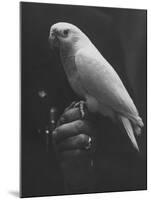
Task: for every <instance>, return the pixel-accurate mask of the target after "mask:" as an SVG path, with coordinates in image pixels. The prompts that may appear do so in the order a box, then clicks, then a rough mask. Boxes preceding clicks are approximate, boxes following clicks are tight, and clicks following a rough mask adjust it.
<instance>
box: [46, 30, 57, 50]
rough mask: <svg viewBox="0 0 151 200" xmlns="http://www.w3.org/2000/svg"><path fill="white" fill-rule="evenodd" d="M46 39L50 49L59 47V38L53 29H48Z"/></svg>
mask: <svg viewBox="0 0 151 200" xmlns="http://www.w3.org/2000/svg"><path fill="white" fill-rule="evenodd" d="M48 41H49V44H50V48H51V49H54V48H55V47H59V39H58V37H57V32H56V31H55V30H50V34H49V38H48Z"/></svg>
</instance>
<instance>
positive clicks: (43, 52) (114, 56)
mask: <svg viewBox="0 0 151 200" xmlns="http://www.w3.org/2000/svg"><path fill="white" fill-rule="evenodd" d="M20 6H21V7H20V9H21V12H20V13H21V16H20V18H21V98H22V103H21V109H22V114H21V116H22V119H21V124H22V126H21V196H22V197H27V196H43V195H58V194H64V190H63V178H62V174H61V172H60V170H59V167H58V165H57V163H56V159H55V156H54V152H53V149H52V147H51V145H50V146H49V153H47V152H46V141H45V134H44V131H43V130H44V129H45V128H46V126H47V125H48V122H49V110H50V108H51V107H52V106H55V107H57V109H58V112H59V114H61V113H62V111H63V109H64V108H65V107H66V106H68V105H69V104H70V103H71V102H72V101H73V100H78V97H77V96H76V95H75V94H74V93H73V91H72V90H71V88H70V86H69V84H68V82H67V79H66V77H65V73H64V71H63V68H62V66H61V63H60V60H59V56H58V54H57V52H56V53H55V52H52V51H51V50H50V47H49V44H48V35H49V29H50V26H51V25H53V24H54V23H57V22H61V21H62V22H63V21H64V22H69V23H73V24H74V25H76V26H78V27H79V28H80V29H81V30H83V32H85V33H86V34H87V35H88V37H89V38H90V39H91V41H92V42H93V43H94V44H95V46H96V47H97V48H98V49H99V51H100V52H101V53H102V54H103V56H104V57H105V58H106V59H107V60H108V61H109V62H110V63H111V64H112V66H113V67H114V69H115V70H116V71H117V72H118V74H119V75H120V77H121V79H122V81H123V82H124V84H125V86H126V88H127V90H128V91H129V93H130V95H131V96H132V98H133V100H134V102H135V105H136V106H137V108H138V110H139V113H140V116H141V117H142V119H143V121H144V124H145V126H144V129H143V134H142V136H141V137H140V138H138V143H139V146H140V150H141V155H137V154H136V152H134V150H133V149H131V145H130V144H129V140H128V138H127V137H126V136H124V135H122V134H120V130H119V129H118V128H117V127H116V126H115V125H114V124H112V122H111V121H110V120H109V119H104V118H102V121H101V125H98V128H99V130H100V132H101V133H100V135H99V136H98V151H97V155H96V158H98V159H96V160H97V161H96V166H97V167H96V174H97V185H96V188H95V190H94V192H105V191H123V190H138V189H146V126H147V124H146V123H147V119H146V106H147V105H146V88H147V85H146V83H147V81H146V79H147V76H146V73H147V72H146V68H147V67H146V23H147V22H146V11H145V10H134V9H115V8H114V9H112V8H98V7H85V6H71V5H55V4H39V3H24V2H22V3H21V5H20ZM40 91H45V94H46V95H45V97H43V98H42V97H40V95H39V92H40ZM99 124H100V123H99ZM114 132H115V133H116V134H113V133H114ZM106 133H107V134H106ZM121 135H122V136H121ZM109 138H110V141H108V140H109ZM99 147H101V150H99ZM107 147H109V148H107ZM125 149H126V150H125Z"/></svg>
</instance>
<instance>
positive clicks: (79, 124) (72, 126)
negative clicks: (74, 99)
mask: <svg viewBox="0 0 151 200" xmlns="http://www.w3.org/2000/svg"><path fill="white" fill-rule="evenodd" d="M82 133H85V134H87V135H89V134H90V129H89V126H88V124H87V123H86V122H85V121H84V120H76V121H73V122H70V123H67V124H63V125H61V126H59V127H57V128H56V129H55V130H54V131H53V134H52V137H53V139H54V140H55V142H56V143H58V142H59V141H61V140H63V139H65V138H67V137H72V136H75V135H79V134H82Z"/></svg>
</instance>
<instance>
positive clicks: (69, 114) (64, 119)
mask: <svg viewBox="0 0 151 200" xmlns="http://www.w3.org/2000/svg"><path fill="white" fill-rule="evenodd" d="M78 119H80V111H79V109H78V108H71V109H69V110H67V111H66V112H64V113H63V114H62V116H61V118H60V120H59V122H60V125H61V124H64V123H68V122H72V121H75V120H78Z"/></svg>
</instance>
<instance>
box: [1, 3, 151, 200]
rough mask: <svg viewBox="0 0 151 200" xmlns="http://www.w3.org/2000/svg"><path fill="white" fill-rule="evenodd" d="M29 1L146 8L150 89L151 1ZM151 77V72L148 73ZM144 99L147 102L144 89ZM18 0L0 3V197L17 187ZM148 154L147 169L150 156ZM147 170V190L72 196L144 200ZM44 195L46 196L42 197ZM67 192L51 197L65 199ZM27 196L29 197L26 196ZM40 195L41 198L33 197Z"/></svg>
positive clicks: (10, 194)
mask: <svg viewBox="0 0 151 200" xmlns="http://www.w3.org/2000/svg"><path fill="white" fill-rule="evenodd" d="M32 2H46V3H63V4H75V5H76V4H78V5H93V6H104V7H120V8H122V7H123V8H141V9H142V8H143V9H148V92H149V90H150V91H151V81H150V80H149V75H151V74H150V69H149V68H150V67H149V66H150V64H151V59H150V58H149V56H150V53H151V51H150V46H151V4H150V0H137V1H135V0H125V1H121V0H97V1H96V0H66V1H63V0H62V1H61V0H53V1H42V0H41V1H39V0H36V1H34V0H32ZM150 77H151V76H150ZM148 102H151V97H150V94H149V93H148ZM19 105H20V101H19V1H18V0H7V1H1V3H0V199H3V200H7V199H9V200H11V199H14V198H17V197H16V195H15V194H16V192H17V191H19V122H20V120H19V119H20V117H19ZM149 122H151V109H150V104H149V105H148V128H149V129H148V155H149V156H150V153H151V145H150V142H149V140H150V136H149V134H150V133H149V130H151V129H150V124H149ZM149 156H148V169H150V168H151V159H150V158H149ZM150 186H151V181H150V170H148V191H137V192H116V193H102V194H95V195H94V194H90V195H74V196H72V199H73V200H75V199H78V198H79V197H80V198H81V199H103V200H110V199H112V200H118V199H120V200H127V199H137V200H142V199H145V200H148V199H151V198H150V194H151V192H150V190H151V187H150ZM44 198H45V199H47V198H50V197H44ZM69 198H71V197H70V196H62V197H51V199H62V200H65V199H69ZM29 199H31V198H29ZM37 199H42V198H37Z"/></svg>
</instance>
